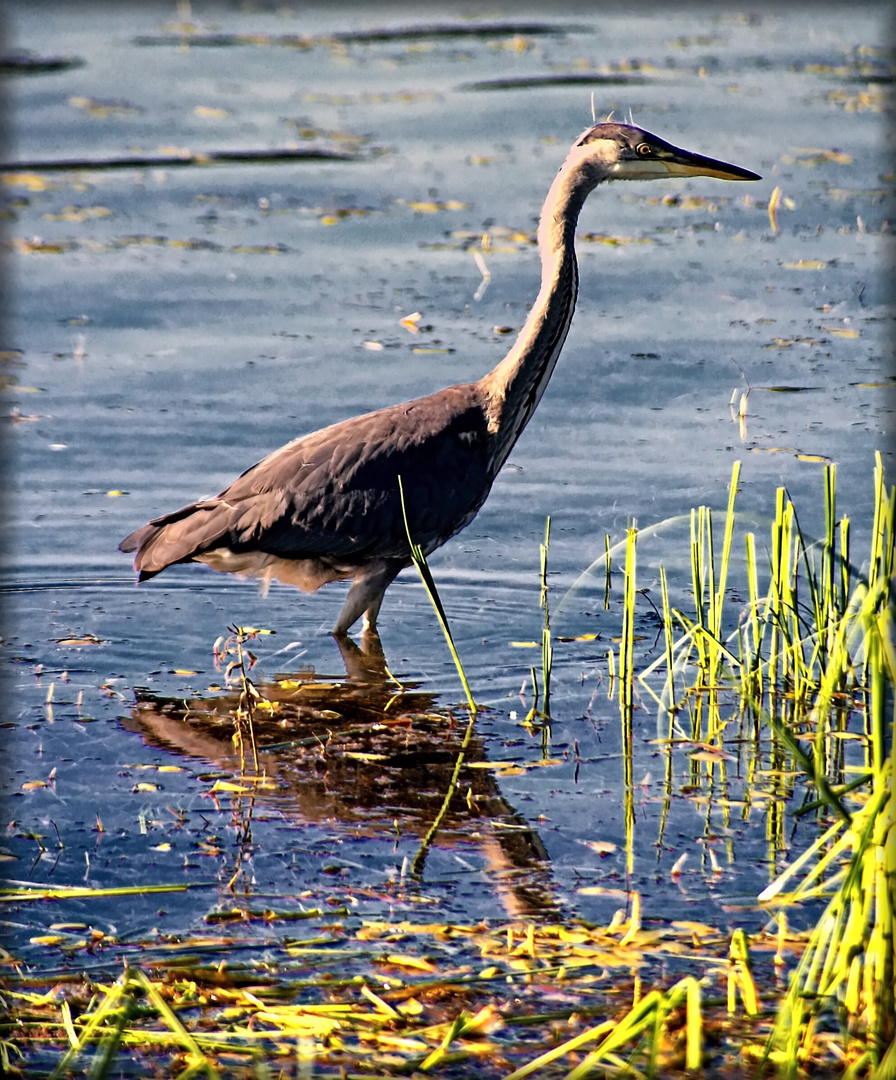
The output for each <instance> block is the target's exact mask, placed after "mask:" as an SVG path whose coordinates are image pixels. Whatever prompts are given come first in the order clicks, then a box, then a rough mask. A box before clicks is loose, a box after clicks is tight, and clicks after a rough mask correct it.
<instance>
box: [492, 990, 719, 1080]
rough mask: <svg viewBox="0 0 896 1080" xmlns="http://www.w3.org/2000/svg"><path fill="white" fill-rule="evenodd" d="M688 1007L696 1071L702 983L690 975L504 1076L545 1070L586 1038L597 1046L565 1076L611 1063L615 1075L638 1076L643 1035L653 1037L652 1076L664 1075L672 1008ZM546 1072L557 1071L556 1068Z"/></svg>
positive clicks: (688, 1061) (580, 1079)
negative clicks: (635, 1066) (663, 1058)
mask: <svg viewBox="0 0 896 1080" xmlns="http://www.w3.org/2000/svg"><path fill="white" fill-rule="evenodd" d="M682 1007H684V1010H685V1038H686V1044H685V1068H686V1069H687V1071H688V1072H689V1073H695V1072H697V1071H698V1070H699V1069H700V1067H701V1065H702V1062H703V1011H702V1005H701V996H700V984H699V982H698V981H697V980H696V979H695V978H693V977H692V976H690V975H688V976H686V977H685V978H683V979H681V980H680V981H679V982H677V983H676V984H675V985H674V986H672V987H670V988H669V989H668V990H667V991H666V992H665V993H662V992H661V991H659V990H651V991H650V993H649V994H646V995H645V996H644V997H643V998H641V1000H640V1001H639V1002H638V1003H637V1004H636V1005H634V1006H633V1007H632V1008H631V1010H630V1011H629V1012H628V1013H626V1014H625V1016H623V1017H621V1018H620V1019H619V1020H605V1021H604V1022H603V1023H602V1024H598V1025H597V1026H596V1027H593V1028H589V1029H588V1030H587V1031H583V1032H581V1033H580V1034H578V1035H576V1036H575V1037H574V1038H572V1039H569V1040H567V1041H566V1042H564V1043H561V1044H560V1045H559V1046H555V1047H552V1048H551V1049H550V1050H548V1051H546V1052H545V1053H544V1054H540V1055H539V1056H538V1057H537V1058H534V1059H533V1060H532V1061H529V1062H527V1063H526V1064H525V1065H522V1066H521V1067H520V1068H519V1069H514V1071H513V1072H512V1073H510V1075H509V1076H507V1077H505V1080H524V1078H525V1077H527V1076H534V1075H538V1074H539V1073H541V1071H542V1070H543V1069H545V1067H546V1066H548V1065H551V1064H553V1063H554V1062H555V1061H560V1060H562V1059H564V1058H566V1057H568V1055H569V1054H571V1053H573V1052H574V1051H576V1050H580V1049H581V1048H582V1047H584V1046H587V1045H588V1043H597V1046H596V1047H595V1049H594V1050H592V1051H591V1052H590V1053H589V1054H588V1055H586V1057H584V1058H583V1059H582V1060H581V1061H580V1062H579V1063H578V1065H576V1066H575V1068H574V1069H573V1070H572V1071H571V1072H569V1073H565V1074H564V1080H585V1078H586V1077H589V1078H590V1077H594V1076H597V1075H599V1074H602V1073H603V1071H604V1068H607V1067H608V1068H609V1069H610V1070H611V1074H612V1075H615V1074H617V1073H618V1074H620V1075H626V1076H628V1075H634V1076H637V1075H639V1073H638V1072H637V1071H633V1069H632V1063H633V1062H634V1060H635V1059H636V1057H637V1056H639V1055H638V1050H639V1048H640V1046H641V1044H642V1042H643V1041H644V1038H645V1036H646V1037H648V1038H649V1040H650V1041H649V1043H648V1046H647V1050H648V1055H649V1056H648V1064H647V1073H646V1075H647V1076H648V1077H656V1076H659V1075H661V1072H660V1064H659V1058H660V1054H661V1052H662V1050H663V1045H662V1043H663V1041H664V1039H665V1035H666V1021H667V1020H668V1017H669V1015H670V1014H671V1013H673V1012H675V1011H677V1010H679V1009H681V1008H682ZM632 1045H634V1049H633V1050H631V1051H630V1052H629V1055H628V1057H627V1058H622V1057H620V1056H619V1055H620V1051H623V1050H625V1048H626V1047H630V1046H632ZM545 1075H550V1076H554V1075H556V1073H555V1072H554V1071H553V1070H552V1071H551V1072H550V1073H546V1074H545Z"/></svg>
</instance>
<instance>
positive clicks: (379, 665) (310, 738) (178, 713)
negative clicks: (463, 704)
mask: <svg viewBox="0 0 896 1080" xmlns="http://www.w3.org/2000/svg"><path fill="white" fill-rule="evenodd" d="M337 644H338V646H339V650H340V652H341V654H342V658H343V661H344V663H345V669H346V673H345V677H344V678H341V677H337V676H333V675H322V674H319V673H317V672H315V671H314V670H313V669H305V670H302V671H299V672H297V673H291V674H288V675H287V674H279V675H277V676H276V677H275V678H274V679H272V680H271V681H268V682H260V683H259V684H258V685H257V686H254V690H255V691H256V692H257V694H258V697H257V698H256V697H255V694H253V699H254V702H255V704H254V707H253V708H252V710H251V712H252V716H251V718H249V722H250V723H251V736H250V737H251V741H252V743H253V745H254V747H255V751H256V754H257V765H258V774H257V775H258V776H260V777H263V782H262V783H260V784H257V785H255V786H253V788H252V789H251V790H254V791H256V792H257V794H256V795H255V798H254V799H253V800H252V801H253V802H254V801H256V800H257V801H258V802H265V801H269V802H272V803H274V804H275V805H276V807H277V809H278V811H279V812H280V813H282V814H284V815H285V817H287V818H288V819H289V820H290V821H292V822H294V823H296V824H299V825H301V824H328V825H331V826H332V825H333V823H338V824H339V825H340V826H342V827H345V828H350V829H351V830H352V832H353V835H354V836H355V837H358V836H361V837H363V836H366V835H370V836H372V835H380V836H383V835H389V834H394V835H395V836H396V837H397V836H400V835H410V836H415V837H420V838H421V841H423V844H425V845H426V846H427V847H428V845H429V844H430V843H432V842H433V841H434V842H436V843H437V844H438V845H439V846H441V847H443V848H462V847H469V846H472V847H474V848H475V849H476V850H477V853H478V855H479V857H480V858H481V859H482V861H483V863H484V865H485V866H486V867H487V873H488V876H489V877H491V879H492V880H493V882H494V885H495V890H496V892H497V894H498V897H499V899H500V900H501V902H502V905H503V907H504V908H505V910H506V912H507V914H508V915H509V916H510V917H512V918H516V917H519V916H522V915H526V914H535V913H537V912H544V911H545V910H548V909H552V908H555V907H556V906H557V901H556V899H555V897H554V896H553V885H552V881H551V877H550V872H549V869H548V858H549V857H548V853H547V850H546V849H545V846H544V844H543V842H542V840H541V838H540V837H539V835H538V833H537V831H536V830H535V829H533V828H532V826H531V825H530V824H529V822H527V821H526V819H525V818H524V817H523V816H522V815H521V814H519V813H518V812H517V811H516V810H515V809H514V808H513V806H512V805H511V804H510V803H509V802H508V801H507V800H506V799H505V798H504V797H503V796H502V795H501V791H500V788H499V786H498V781H497V779H496V776H495V767H494V766H492V765H490V763H489V762H488V759H487V755H486V748H485V744H484V743H483V741H482V740H481V739H479V738H477V737H475V735H474V737H473V738H472V739H470V740H469V742H467V743H466V746H463V743H464V741H465V740H464V739H463V734H464V729H465V726H466V725H462V724H458V723H457V722H456V721H455V719H454V717H453V716H451V715H450V714H449V715H448V716H446V715H444V713H438V712H435V711H434V710H435V708H436V695H435V694H432V693H427V692H425V691H421V690H420V689H419V688H418V685H419V684H416V683H407V684H399V683H398V682H397V681H396V680H395V679H394V678H393V677H392V676H391V674H390V673H389V671H388V669H387V667H386V662H385V657H384V655H383V651H382V647H381V645H380V642H379V638H378V637H376V636H375V635H368V636H366V637H365V639H364V641H363V646H364V647H363V648H359V647H358V645H356V644H355V642H353V641H351V640H350V639H348V638H342V639H337ZM136 698H137V700H136V703H135V705H134V706H133V708H132V709H131V711H130V714H129V715H128V716H127V717H124V718H122V720H121V724H122V726H123V727H124V728H125V730H127V731H130V732H134V733H136V734H139V735H140V736H141V737H142V738H143V740H144V742H145V743H146V744H147V745H148V746H151V747H156V748H160V749H164V750H168V751H173V752H175V753H177V754H179V755H181V756H182V757H185V758H192V759H196V758H199V759H203V760H205V761H207V762H208V763H209V764H210V765H211V766H213V767H216V768H217V769H220V770H221V771H222V773H224V775H226V776H228V777H236V778H239V779H241V780H242V779H245V771H246V751H245V750H244V749H241V748H240V736H239V735H238V734H237V726H238V725H237V718H238V717H239V716H240V715H241V703H242V701H243V700H244V699H243V697H242V693H241V692H224V693H213V694H209V695H208V696H202V695H200V696H196V697H191V698H187V699H183V698H172V697H164V696H160V695H156V694H150V693H146V692H145V691H141V690H137V691H136ZM243 715H245V714H243ZM462 750H463V754H464V757H463V764H464V769H463V772H462V773H461V779H460V780H458V781H456V785H457V786H456V788H455V791H454V794H453V797H452V798H451V799H450V800H449V801H448V807H447V812H446V813H445V816H444V817H443V818H442V819H441V821H440V822H439V826H438V832H437V836H436V837H435V838H431V837H430V836H429V833H430V831H431V828H432V825H433V822H434V821H436V819H437V816H438V814H439V811H440V808H441V806H442V804H443V803H444V802H445V800H446V793H447V792H448V790H449V788H450V785H451V783H452V780H453V775H454V770H455V765H456V762H457V758H458V754H459V753H460V752H461V751H462ZM233 787H235V788H237V789H238V791H235V792H233V793H234V794H238V793H239V791H240V790H242V791H245V790H250V789H246V788H240V785H233ZM225 790H228V791H229V790H230V788H225ZM239 802H240V800H236V802H235V805H236V803H239ZM248 813H249V814H251V808H249V809H248ZM243 832H244V833H249V832H250V830H249V828H248V823H244V827H243ZM421 852H423V854H424V855H425V850H424V848H423V847H421ZM418 859H420V853H418ZM414 865H417V860H415V864H414ZM420 865H422V860H420Z"/></svg>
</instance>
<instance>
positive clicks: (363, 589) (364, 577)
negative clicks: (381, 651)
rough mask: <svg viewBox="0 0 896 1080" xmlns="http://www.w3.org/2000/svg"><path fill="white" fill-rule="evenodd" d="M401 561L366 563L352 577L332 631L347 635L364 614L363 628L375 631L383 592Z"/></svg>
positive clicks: (391, 580)
mask: <svg viewBox="0 0 896 1080" xmlns="http://www.w3.org/2000/svg"><path fill="white" fill-rule="evenodd" d="M402 565H403V564H402V563H401V562H399V561H397V560H390V561H388V562H387V561H385V560H384V561H383V562H380V563H377V564H375V565H374V566H365V567H364V568H363V569H362V570H361V571H360V572H359V573H358V574H357V576H356V577H355V580H354V581H353V582H352V587H351V588H350V589H349V590H348V596H346V598H345V603H344V604H343V605H342V611H341V612H340V613H339V618H338V619H337V621H336V625H335V626H334V627H333V633H334V634H337V635H340V634H347V633H348V632H349V630H350V629H351V628H352V627H353V626H354V625H355V623H356V622H357V621H358V619H360V618H361V616H362V615H363V616H364V629H365V630H374V631H375V630H376V617H377V615H379V611H380V605H381V604H382V602H383V594H384V593H385V591H386V589H387V588H388V587H389V586H390V585H391V584H392V582H393V581H394V580H395V577H396V575H397V574H398V571H399V570H401V568H402Z"/></svg>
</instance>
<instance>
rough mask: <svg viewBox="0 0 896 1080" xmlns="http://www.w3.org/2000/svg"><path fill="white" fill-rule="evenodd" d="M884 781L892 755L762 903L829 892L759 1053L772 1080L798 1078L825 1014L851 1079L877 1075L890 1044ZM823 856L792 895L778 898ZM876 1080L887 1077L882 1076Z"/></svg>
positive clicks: (890, 874) (894, 1004) (888, 793)
mask: <svg viewBox="0 0 896 1080" xmlns="http://www.w3.org/2000/svg"><path fill="white" fill-rule="evenodd" d="M892 778H893V758H892V756H891V757H890V759H889V760H888V762H887V764H886V765H885V767H884V768H883V769H882V771H881V775H880V777H879V778H878V779H879V787H878V788H877V790H876V791H875V793H874V794H873V795H872V797H871V798H870V799H869V801H868V802H867V803H866V804H865V806H864V807H862V808H861V809H860V810H859V811H857V812H856V814H855V815H854V817H853V819H852V821H851V823H850V824H849V825H848V826H846V827H845V829H844V825H843V823H842V822H836V823H835V824H834V825H833V826H831V828H830V829H829V830H828V832H827V833H826V834H825V835H824V836H822V837H820V838H819V839H818V841H816V843H815V844H814V845H813V846H812V847H811V848H810V849H809V850H808V851H807V852H805V853H804V854H803V855H802V856H801V857H800V858H799V859H798V860H797V861H796V862H795V863H794V864H793V865H792V866H791V867H789V868H788V870H787V871H785V873H784V874H782V875H781V876H780V877H779V878H778V880H777V881H776V882H774V883H773V884H772V885H771V886H769V887H768V888H767V889H766V890H765V892H764V893H763V894H761V896H760V899H765V900H769V899H773V900H774V902H775V903H776V904H778V905H786V904H790V903H800V902H801V901H805V900H810V899H813V898H816V897H818V896H823V895H830V887H831V885H833V886H834V887H836V891H835V892H834V894H833V895H832V896H831V898H830V901H829V903H828V906H827V908H826V909H825V912H824V914H823V915H822V917H821V919H820V920H819V922H818V924H817V926H816V927H815V930H814V931H813V933H812V935H811V937H810V939H809V943H808V945H807V946H806V949H805V951H804V952H803V955H802V957H801V959H800V962H799V964H798V966H797V968H796V970H795V972H794V973H793V976H792V978H791V983H790V988H789V990H788V993H787V995H786V997H785V998H784V1001H783V1002H782V1005H781V1008H780V1010H779V1012H778V1018H777V1021H776V1023H775V1027H774V1029H773V1031H772V1034H771V1037H770V1039H769V1044H768V1046H767V1050H766V1053H767V1054H768V1053H772V1052H774V1053H775V1056H776V1058H777V1060H778V1061H779V1063H780V1065H779V1075H781V1076H782V1077H785V1078H788V1080H792V1078H794V1077H796V1075H797V1067H798V1066H797V1063H798V1061H799V1060H800V1059H801V1058H805V1057H806V1056H810V1055H811V1052H812V1040H813V1035H814V1030H815V1025H816V1018H817V1016H818V1015H819V1014H820V1013H821V1012H822V1010H824V1009H825V1008H833V1009H834V1011H835V1012H836V1013H838V1014H839V1015H840V1018H841V1022H842V1024H841V1026H842V1029H843V1030H844V1032H848V1035H847V1036H846V1038H847V1046H846V1047H845V1048H844V1050H845V1051H846V1053H847V1054H848V1056H849V1057H851V1058H853V1063H852V1066H851V1069H850V1070H849V1074H850V1075H861V1074H862V1073H863V1072H864V1071H865V1070H866V1069H867V1068H868V1067H869V1066H870V1067H871V1068H872V1069H874V1068H876V1066H878V1065H880V1063H881V1060H882V1058H883V1057H884V1054H885V1053H886V1052H887V1048H888V1047H892V1046H893V1045H894V1038H896V1001H894V887H893V886H894V882H896V805H894V794H893V790H892ZM838 833H840V834H841V835H840V836H839V839H835V837H836V836H837V834H838ZM832 841H833V843H832ZM822 851H824V854H822V855H821V857H820V858H819V859H818V861H817V862H816V864H815V865H814V866H813V867H812V869H811V870H810V871H809V873H808V874H807V875H806V877H805V878H804V879H803V880H802V881H801V882H800V884H799V885H798V887H797V888H796V890H794V891H793V892H791V893H789V894H785V893H783V892H781V891H780V890H781V889H782V888H783V885H784V884H785V882H786V881H787V880H788V879H789V878H791V877H794V876H796V874H797V873H798V872H799V871H800V870H801V869H802V867H803V866H805V865H807V864H808V863H809V862H810V861H811V859H812V858H813V857H814V856H815V855H817V854H819V853H820V852H822ZM844 856H848V858H849V861H848V864H847V866H846V868H845V870H843V869H841V868H840V867H841V866H842V860H843V858H844ZM830 871H833V873H832V875H831V876H830V877H829V878H828V881H827V882H825V880H824V878H825V876H826V875H827V874H828V873H829V872H830ZM850 1044H851V1046H850ZM891 1054H892V1055H896V1051H891ZM891 1054H888V1055H887V1056H888V1057H891ZM874 1075H875V1076H884V1075H885V1072H884V1070H883V1069H881V1071H880V1072H875V1074H874ZM886 1075H891V1074H890V1073H886Z"/></svg>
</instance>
